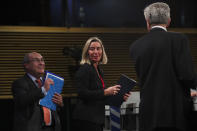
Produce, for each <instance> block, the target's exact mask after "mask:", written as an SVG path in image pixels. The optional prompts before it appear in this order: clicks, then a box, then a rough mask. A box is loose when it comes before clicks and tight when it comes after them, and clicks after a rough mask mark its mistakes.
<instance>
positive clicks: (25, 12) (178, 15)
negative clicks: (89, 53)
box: [0, 0, 197, 27]
mask: <svg viewBox="0 0 197 131" xmlns="http://www.w3.org/2000/svg"><path fill="white" fill-rule="evenodd" d="M156 1H163V2H166V3H168V4H169V6H170V8H171V17H172V23H171V27H197V14H196V13H195V12H196V11H195V5H196V4H195V0H190V1H187V0H20V1H15V0H5V1H2V2H1V4H0V17H1V20H0V25H25V26H27V25H35V26H59V27H145V22H144V16H143V9H144V8H145V6H147V5H148V4H150V3H152V2H156Z"/></svg>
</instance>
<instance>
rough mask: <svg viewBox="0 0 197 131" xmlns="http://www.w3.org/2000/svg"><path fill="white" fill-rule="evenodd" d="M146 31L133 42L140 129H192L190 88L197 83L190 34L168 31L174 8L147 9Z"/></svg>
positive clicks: (156, 6) (163, 5) (159, 4)
mask: <svg viewBox="0 0 197 131" xmlns="http://www.w3.org/2000/svg"><path fill="white" fill-rule="evenodd" d="M144 16H145V19H146V24H147V30H148V31H149V32H148V33H147V34H146V35H144V36H142V37H141V38H140V39H138V40H137V41H135V42H134V43H132V44H131V46H130V55H131V58H132V60H133V62H134V64H135V70H136V73H137V77H138V80H139V87H140V111H139V122H140V131H190V130H191V128H192V127H191V126H190V120H191V112H192V108H193V103H192V99H191V96H190V88H195V86H196V85H197V75H196V74H195V73H194V68H193V64H192V57H191V54H190V47H189V41H188V38H187V37H186V36H185V35H184V34H181V33H175V32H168V31H167V27H168V26H169V24H170V21H171V18H170V8H169V6H168V5H167V4H166V3H162V2H156V3H153V4H150V5H149V6H147V7H146V8H145V9H144Z"/></svg>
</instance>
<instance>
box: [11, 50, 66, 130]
mask: <svg viewBox="0 0 197 131" xmlns="http://www.w3.org/2000/svg"><path fill="white" fill-rule="evenodd" d="M23 66H24V70H25V72H26V74H25V75H24V76H23V77H21V78H19V79H17V80H15V81H14V82H13V84H12V92H13V96H14V105H15V112H14V128H13V129H14V131H60V130H61V127H60V120H59V117H58V114H57V112H56V111H52V110H50V109H47V111H49V114H48V115H49V121H48V122H49V123H46V120H45V115H44V114H45V111H44V110H43V107H42V106H41V105H39V101H40V99H41V98H43V97H44V96H45V95H46V94H47V91H48V90H49V88H50V84H54V83H53V80H52V79H47V80H45V82H44V83H43V85H39V83H37V82H36V80H38V79H41V80H43V79H42V76H43V75H44V72H45V62H44V59H43V57H42V56H41V55H40V54H39V53H37V52H31V53H28V54H26V55H25V57H24V61H23ZM40 84H41V83H40ZM53 102H54V103H56V104H57V105H59V106H63V101H62V96H61V95H60V94H55V95H54V96H53Z"/></svg>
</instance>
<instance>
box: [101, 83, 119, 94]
mask: <svg viewBox="0 0 197 131" xmlns="http://www.w3.org/2000/svg"><path fill="white" fill-rule="evenodd" d="M119 90H120V85H115V86H111V87H109V88H107V89H105V90H104V95H105V96H108V95H116V94H117V93H118V92H119Z"/></svg>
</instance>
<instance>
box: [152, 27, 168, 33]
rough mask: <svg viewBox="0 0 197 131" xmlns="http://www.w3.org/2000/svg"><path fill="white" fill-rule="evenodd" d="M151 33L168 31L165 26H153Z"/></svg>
mask: <svg viewBox="0 0 197 131" xmlns="http://www.w3.org/2000/svg"><path fill="white" fill-rule="evenodd" d="M150 31H166V32H167V29H166V28H165V27H163V26H153V27H152V28H151V30H150Z"/></svg>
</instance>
